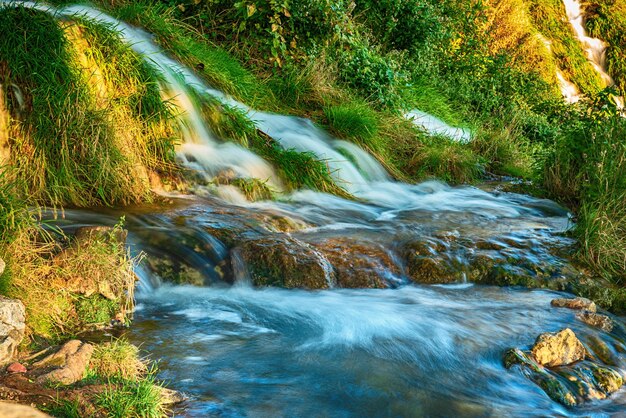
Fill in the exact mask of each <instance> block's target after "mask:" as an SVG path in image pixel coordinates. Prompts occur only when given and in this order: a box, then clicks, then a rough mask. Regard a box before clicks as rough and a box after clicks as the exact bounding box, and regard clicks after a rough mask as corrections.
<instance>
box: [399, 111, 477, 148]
mask: <svg viewBox="0 0 626 418" xmlns="http://www.w3.org/2000/svg"><path fill="white" fill-rule="evenodd" d="M404 117H405V118H407V119H408V120H410V121H412V122H413V123H414V124H415V125H417V126H419V127H421V128H423V129H424V130H426V132H427V133H429V134H430V135H439V136H445V137H448V138H450V139H452V140H454V141H459V142H470V141H471V140H472V132H471V131H470V130H468V129H462V128H455V127H453V126H450V125H448V124H447V123H445V122H444V121H442V120H441V119H439V118H437V117H435V116H432V115H429V114H428V113H426V112H422V111H421V110H418V109H413V110H411V111H410V112H407V113H406V114H405V115H404Z"/></svg>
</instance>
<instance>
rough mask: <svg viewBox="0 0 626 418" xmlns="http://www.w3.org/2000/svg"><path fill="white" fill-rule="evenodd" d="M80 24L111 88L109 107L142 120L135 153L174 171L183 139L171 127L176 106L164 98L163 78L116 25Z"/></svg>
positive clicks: (158, 167)
mask: <svg viewBox="0 0 626 418" xmlns="http://www.w3.org/2000/svg"><path fill="white" fill-rule="evenodd" d="M78 23H79V25H80V28H81V29H82V35H83V37H84V38H85V40H87V42H88V43H89V48H88V50H87V51H86V54H88V55H89V56H90V57H91V58H93V60H94V62H95V63H96V64H97V66H98V68H99V69H100V71H101V72H102V76H103V78H104V80H105V81H106V83H107V85H108V87H109V92H108V93H109V95H111V97H109V100H110V106H113V107H115V108H118V109H119V108H122V109H124V108H127V109H129V111H130V114H131V116H132V117H133V119H136V120H138V121H139V124H140V126H139V128H140V132H141V134H140V135H138V136H137V137H136V142H137V146H136V147H135V150H136V152H137V153H140V154H141V155H140V156H141V159H142V160H143V161H144V162H145V163H146V165H147V166H148V167H150V168H152V169H155V170H159V171H171V170H173V168H174V167H173V166H174V160H175V155H176V153H175V150H174V146H175V144H176V143H177V142H179V141H180V140H179V138H178V137H177V134H176V132H175V131H174V129H173V127H172V124H173V118H174V113H175V112H174V109H173V106H172V105H170V104H169V103H167V102H164V101H163V99H162V98H161V90H160V86H159V83H160V82H161V81H162V75H161V74H159V73H158V71H157V70H156V69H154V68H153V67H152V66H150V65H149V64H148V63H147V62H146V61H145V60H144V59H143V57H140V56H138V55H137V54H136V53H134V52H133V51H132V50H131V49H130V47H129V46H128V45H126V44H124V43H123V42H122V41H121V39H120V38H119V35H118V34H117V32H116V30H115V27H114V26H112V25H107V24H100V23H96V22H93V21H91V20H89V19H85V18H80V19H78ZM128 128H129V127H128V126H122V129H128Z"/></svg>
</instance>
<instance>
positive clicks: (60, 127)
mask: <svg viewBox="0 0 626 418" xmlns="http://www.w3.org/2000/svg"><path fill="white" fill-rule="evenodd" d="M0 23H1V26H0V62H2V63H3V65H1V66H0V81H1V82H2V83H3V84H4V83H8V84H11V83H13V84H15V85H18V86H20V87H21V89H22V91H23V92H24V94H25V98H26V99H25V100H26V103H27V105H26V110H25V111H23V112H19V114H18V113H17V111H16V109H9V111H11V112H12V114H15V115H17V116H16V117H14V118H13V119H11V121H12V123H13V124H14V130H16V131H17V132H18V133H17V135H16V138H14V141H13V142H12V144H11V161H10V163H11V165H12V170H11V174H12V176H13V177H14V178H15V179H17V180H18V181H19V184H20V185H23V190H22V193H23V194H24V195H27V196H29V197H30V198H32V200H33V201H34V202H37V203H52V204H55V205H63V204H71V205H76V206H89V205H96V204H115V203H122V204H125V203H131V202H139V201H145V200H150V199H151V193H150V190H149V184H148V179H147V175H146V173H145V172H144V171H142V167H149V168H152V169H154V170H157V171H170V170H171V169H172V161H173V158H174V152H173V142H174V140H173V139H172V138H171V136H169V135H170V134H171V133H172V131H171V128H170V127H169V126H168V121H167V119H168V117H169V109H168V108H167V105H166V104H164V103H162V102H161V99H160V96H159V92H158V86H157V82H158V76H157V74H155V73H154V71H152V70H151V69H150V68H149V67H148V66H147V65H146V64H144V63H143V61H142V60H141V59H140V58H139V57H137V56H135V55H134V54H133V53H132V52H131V51H130V50H129V49H128V47H125V46H124V45H122V44H121V42H120V41H119V39H118V38H117V35H115V34H114V32H113V31H112V30H111V29H110V28H107V27H102V26H99V25H96V24H93V23H91V22H89V21H83V22H82V24H81V26H80V27H78V26H75V25H72V24H68V23H63V24H62V25H61V24H60V23H59V22H57V21H56V20H55V19H54V18H53V17H51V16H50V15H48V14H47V13H43V12H39V11H35V10H30V9H25V8H22V7H15V8H4V9H2V10H0ZM83 35H84V36H83ZM85 61H86V62H85ZM85 65H87V66H88V67H91V66H95V67H96V68H85ZM94 78H95V80H96V81H97V82H94Z"/></svg>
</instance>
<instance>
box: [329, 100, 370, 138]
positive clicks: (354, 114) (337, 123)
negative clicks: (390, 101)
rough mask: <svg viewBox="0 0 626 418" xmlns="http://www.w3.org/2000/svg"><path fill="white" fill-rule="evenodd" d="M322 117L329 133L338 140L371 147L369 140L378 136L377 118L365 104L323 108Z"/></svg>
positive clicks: (347, 104)
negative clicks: (323, 116)
mask: <svg viewBox="0 0 626 418" xmlns="http://www.w3.org/2000/svg"><path fill="white" fill-rule="evenodd" d="M324 115H325V116H326V120H327V121H328V127H329V130H330V132H331V133H333V134H334V135H336V136H338V137H339V138H344V139H351V140H353V141H355V142H358V143H362V144H366V145H371V140H372V139H373V138H375V137H376V135H377V134H378V117H377V115H376V113H375V112H374V110H372V108H371V107H370V106H368V105H367V104H364V103H346V104H340V105H336V106H328V107H326V108H324ZM373 148H376V147H373Z"/></svg>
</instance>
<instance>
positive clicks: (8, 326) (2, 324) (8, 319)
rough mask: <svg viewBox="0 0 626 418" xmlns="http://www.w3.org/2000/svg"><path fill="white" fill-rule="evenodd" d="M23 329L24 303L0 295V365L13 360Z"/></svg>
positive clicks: (24, 326)
mask: <svg viewBox="0 0 626 418" xmlns="http://www.w3.org/2000/svg"><path fill="white" fill-rule="evenodd" d="M25 331H26V311H25V309H24V304H23V303H22V302H21V301H19V300H16V299H9V298H5V297H4V296H0V366H4V365H6V364H8V363H10V362H11V360H13V357H14V356H15V352H16V351H17V347H18V346H19V345H20V343H21V342H22V340H23V339H24V332H25Z"/></svg>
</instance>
